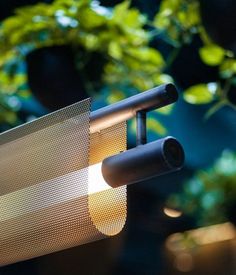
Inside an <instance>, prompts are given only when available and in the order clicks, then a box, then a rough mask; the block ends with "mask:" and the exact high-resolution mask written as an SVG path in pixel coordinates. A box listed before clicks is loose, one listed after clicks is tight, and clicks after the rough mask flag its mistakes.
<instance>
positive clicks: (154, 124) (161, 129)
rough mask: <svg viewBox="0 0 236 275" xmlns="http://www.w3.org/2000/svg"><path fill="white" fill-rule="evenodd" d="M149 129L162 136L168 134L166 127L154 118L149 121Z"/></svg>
mask: <svg viewBox="0 0 236 275" xmlns="http://www.w3.org/2000/svg"><path fill="white" fill-rule="evenodd" d="M147 128H148V130H150V131H153V132H154V133H158V134H159V135H161V136H164V135H166V134H167V130H166V128H165V126H164V125H163V124H162V123H161V122H160V121H158V120H157V119H155V118H153V117H150V118H149V119H148V120H147Z"/></svg>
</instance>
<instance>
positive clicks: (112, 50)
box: [108, 41, 122, 60]
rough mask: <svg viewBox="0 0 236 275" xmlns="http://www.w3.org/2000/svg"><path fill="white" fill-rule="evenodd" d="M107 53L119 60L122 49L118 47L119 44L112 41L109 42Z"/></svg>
mask: <svg viewBox="0 0 236 275" xmlns="http://www.w3.org/2000/svg"><path fill="white" fill-rule="evenodd" d="M108 53H109V55H110V56H111V57H113V58H115V59H118V60H119V59H121V57H122V49H121V47H120V45H119V43H117V42H116V41H112V42H110V44H109V46H108Z"/></svg>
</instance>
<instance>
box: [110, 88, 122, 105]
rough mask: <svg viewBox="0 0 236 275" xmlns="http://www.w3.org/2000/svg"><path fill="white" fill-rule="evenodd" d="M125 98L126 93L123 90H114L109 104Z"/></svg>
mask: <svg viewBox="0 0 236 275" xmlns="http://www.w3.org/2000/svg"><path fill="white" fill-rule="evenodd" d="M124 98H125V93H124V92H123V91H121V90H113V91H111V93H110V94H109V96H108V97H107V103H108V104H113V103H115V102H117V101H120V100H122V99H124Z"/></svg>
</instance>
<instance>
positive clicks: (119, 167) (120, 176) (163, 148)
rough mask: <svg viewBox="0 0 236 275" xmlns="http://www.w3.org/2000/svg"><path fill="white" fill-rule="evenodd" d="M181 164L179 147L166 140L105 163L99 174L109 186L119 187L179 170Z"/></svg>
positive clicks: (182, 154) (119, 155)
mask: <svg viewBox="0 0 236 275" xmlns="http://www.w3.org/2000/svg"><path fill="white" fill-rule="evenodd" d="M183 163H184V151H183V148H182V146H181V144H180V143H179V142H178V141H177V140H176V139H175V138H173V137H166V138H163V139H159V140H157V141H154V142H150V143H147V144H144V145H139V146H137V147H135V148H133V149H130V150H127V151H125V152H122V153H120V154H118V155H114V156H111V157H108V158H106V159H104V160H103V162H102V174H103V177H104V179H105V181H106V182H107V183H108V184H109V185H110V186H112V187H118V186H121V185H128V184H132V183H136V182H139V181H143V180H146V179H150V178H152V177H155V176H159V175H162V174H165V173H169V172H173V171H176V170H179V169H181V167H182V166H183Z"/></svg>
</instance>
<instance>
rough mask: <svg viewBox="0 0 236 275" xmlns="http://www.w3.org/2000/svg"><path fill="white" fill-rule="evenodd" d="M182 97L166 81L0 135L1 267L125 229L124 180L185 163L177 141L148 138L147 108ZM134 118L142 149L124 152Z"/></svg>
mask: <svg viewBox="0 0 236 275" xmlns="http://www.w3.org/2000/svg"><path fill="white" fill-rule="evenodd" d="M177 97H178V94H177V91H176V89H175V87H174V85H172V84H167V85H162V86H160V87H157V88H154V89H152V90H149V91H147V92H143V93H140V94H138V95H136V96H133V97H130V98H127V99H125V100H123V101H120V102H118V103H115V104H113V105H110V106H107V107H105V108H102V109H99V110H97V111H94V112H90V100H89V99H86V100H84V101H82V102H79V103H76V104H74V105H72V106H69V107H66V108H64V109H62V110H59V111H56V112H54V113H52V114H49V115H47V116H45V117H42V118H40V119H38V120H35V121H33V122H30V123H27V124H25V125H23V126H20V127H17V128H14V129H12V130H10V131H7V132H5V133H2V134H0V174H1V178H0V265H7V264H10V263H14V262H17V261H22V260H26V259H30V258H33V257H37V256H41V255H45V254H48V253H52V252H55V251H59V250H62V249H66V248H69V247H73V246H76V245H81V244H84V243H87V242H91V241H95V240H99V239H102V238H104V237H106V236H112V235H115V234H117V233H118V232H120V231H121V230H122V228H123V227H124V225H125V221H126V185H127V184H131V183H134V182H137V181H141V180H143V179H146V178H150V177H153V176H156V175H160V174H163V173H166V172H171V171H174V170H177V169H180V168H181V166H182V164H183V160H184V154H183V149H182V147H181V145H180V144H179V143H178V141H177V140H176V139H174V138H172V137H167V138H164V139H160V140H158V141H155V142H152V143H147V144H146V112H148V111H151V110H153V109H156V108H160V107H162V106H165V105H167V104H170V103H173V102H174V101H176V100H177ZM134 116H136V120H137V147H135V148H133V149H130V150H126V120H128V119H130V118H132V117H134Z"/></svg>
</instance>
